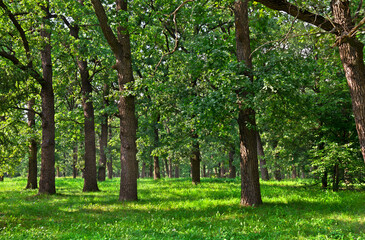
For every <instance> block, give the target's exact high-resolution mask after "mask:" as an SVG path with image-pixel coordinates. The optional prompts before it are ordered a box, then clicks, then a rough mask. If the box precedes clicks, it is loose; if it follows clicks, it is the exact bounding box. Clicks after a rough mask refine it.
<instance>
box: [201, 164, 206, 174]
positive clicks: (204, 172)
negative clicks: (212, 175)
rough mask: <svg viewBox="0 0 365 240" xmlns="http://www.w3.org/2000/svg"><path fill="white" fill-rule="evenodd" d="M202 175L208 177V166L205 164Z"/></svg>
mask: <svg viewBox="0 0 365 240" xmlns="http://www.w3.org/2000/svg"><path fill="white" fill-rule="evenodd" d="M202 175H203V177H207V166H206V165H205V164H203V169H202Z"/></svg>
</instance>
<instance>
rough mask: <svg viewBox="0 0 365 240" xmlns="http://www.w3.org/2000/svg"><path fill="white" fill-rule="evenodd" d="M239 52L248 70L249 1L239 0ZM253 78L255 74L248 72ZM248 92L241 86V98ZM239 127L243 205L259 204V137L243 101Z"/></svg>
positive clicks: (253, 117)
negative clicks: (257, 137) (257, 138)
mask: <svg viewBox="0 0 365 240" xmlns="http://www.w3.org/2000/svg"><path fill="white" fill-rule="evenodd" d="M234 13H235V28H236V51H237V59H238V61H244V62H245V64H246V67H247V68H248V69H252V61H251V57H250V55H251V47H250V36H249V34H250V33H249V25H248V0H244V1H241V0H237V1H236V2H235V4H234ZM245 75H246V76H248V77H249V78H250V79H251V81H253V77H252V73H251V72H246V73H245ZM246 95H247V92H246V91H245V90H244V89H242V91H241V93H240V97H242V98H244V97H245V96H246ZM237 122H238V126H239V134H240V154H241V205H243V206H253V205H255V206H257V205H260V204H262V200H261V192H260V182H259V172H258V159H257V142H256V141H257V140H256V129H255V128H256V120H255V111H254V110H253V109H252V108H250V107H247V106H242V104H240V110H239V116H238V120H237Z"/></svg>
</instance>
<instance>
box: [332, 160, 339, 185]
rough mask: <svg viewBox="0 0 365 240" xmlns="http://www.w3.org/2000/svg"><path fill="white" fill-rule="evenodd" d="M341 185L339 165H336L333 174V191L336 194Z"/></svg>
mask: <svg viewBox="0 0 365 240" xmlns="http://www.w3.org/2000/svg"><path fill="white" fill-rule="evenodd" d="M339 183H340V169H339V166H338V163H336V164H335V166H334V167H333V174H332V190H333V191H334V192H337V191H338V189H339Z"/></svg>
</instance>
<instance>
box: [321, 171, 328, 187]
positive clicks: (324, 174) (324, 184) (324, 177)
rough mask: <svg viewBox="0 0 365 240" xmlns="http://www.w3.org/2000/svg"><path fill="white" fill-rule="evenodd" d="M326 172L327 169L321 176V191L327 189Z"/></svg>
mask: <svg viewBox="0 0 365 240" xmlns="http://www.w3.org/2000/svg"><path fill="white" fill-rule="evenodd" d="M327 178H328V172H327V169H326V170H325V171H324V173H323V176H322V188H323V189H327V187H328V180H327Z"/></svg>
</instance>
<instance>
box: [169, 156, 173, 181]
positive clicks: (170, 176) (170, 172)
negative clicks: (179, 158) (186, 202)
mask: <svg viewBox="0 0 365 240" xmlns="http://www.w3.org/2000/svg"><path fill="white" fill-rule="evenodd" d="M168 160H169V178H172V159H171V157H168Z"/></svg>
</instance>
